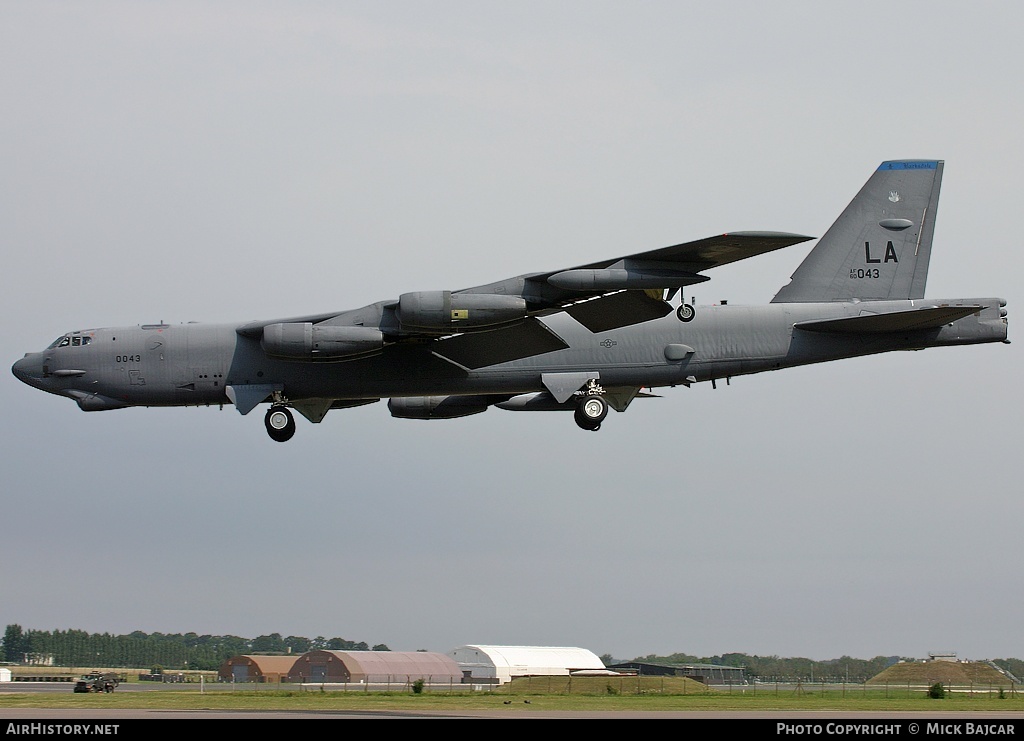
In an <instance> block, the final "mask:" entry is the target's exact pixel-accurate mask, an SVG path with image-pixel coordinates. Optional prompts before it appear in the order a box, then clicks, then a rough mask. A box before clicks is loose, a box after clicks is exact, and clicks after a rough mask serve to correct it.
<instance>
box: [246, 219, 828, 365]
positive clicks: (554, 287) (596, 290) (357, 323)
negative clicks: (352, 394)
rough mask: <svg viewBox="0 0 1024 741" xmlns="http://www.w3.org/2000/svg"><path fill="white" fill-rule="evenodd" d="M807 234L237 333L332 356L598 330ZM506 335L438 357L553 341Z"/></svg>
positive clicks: (738, 241)
mask: <svg viewBox="0 0 1024 741" xmlns="http://www.w3.org/2000/svg"><path fill="white" fill-rule="evenodd" d="M809 239H812V237H806V236H803V235H800V234H787V233H784V232H733V233H731V234H721V235H718V236H715V237H708V238H706V239H700V240H697V241H695V242H686V243H683V244H677V245H672V246H670V247H662V248H661V249H656V250H649V251H647V252H638V253H635V254H632V255H626V256H623V257H616V258H611V259H608V260H600V261H597V262H591V263H587V264H585V265H580V266H577V267H575V268H568V269H564V270H556V271H551V272H547V273H529V274H526V275H520V276H516V277H514V278H508V279H505V280H501V281H498V282H496V283H490V284H487V285H483V286H476V287H473V288H466V289H462V290H458V291H417V292H412V293H404V294H402V295H401V296H399V297H398V299H397V300H390V301H381V302H378V303H375V304H370V305H368V306H364V307H362V308H359V309H353V310H349V311H343V312H335V313H326V314H312V315H308V316H304V317H294V318H291V319H277V320H271V321H257V322H249V323H247V324H243V325H240V326H238V327H237V328H236V331H237V332H238V334H240V335H242V336H243V337H247V338H250V339H254V340H259V341H260V343H261V345H262V347H263V349H264V351H265V352H267V354H269V355H272V356H275V357H281V358H288V359H295V360H335V361H336V360H345V359H349V358H354V357H359V356H362V355H367V354H375V353H377V352H380V351H382V350H383V348H384V346H385V345H386V344H389V343H393V342H402V341H408V340H413V341H420V340H430V339H433V340H439V339H442V338H447V337H451V336H461V335H471V334H480V333H485V332H492V331H494V330H498V329H505V328H508V327H511V326H516V325H522V324H523V323H524V322H527V320H530V319H532V318H534V317H538V316H544V315H546V314H550V313H553V312H560V311H568V312H569V313H570V314H571V315H572V316H573V317H574V318H575V319H577V320H578V321H579V322H580V323H582V324H583V325H585V326H587V327H588V328H589V329H590V330H591V331H592V332H601V331H606V330H608V329H614V328H618V327H625V326H629V325H632V324H639V323H641V322H646V321H650V320H651V319H656V318H658V317H661V316H664V315H665V314H667V313H668V312H669V311H671V309H670V308H669V306H668V304H667V303H666V302H665V301H664V300H663V297H664V295H665V294H664V291H665V290H669V291H670V292H671V293H670V297H671V295H674V293H675V291H678V290H679V289H680V288H682V287H683V286H688V285H692V284H694V283H702V282H704V281H706V280H709V278H708V276H706V275H702V274H701V271H704V270H708V269H710V268H715V267H718V266H720V265H727V264H728V263H731V262H736V261H737V260H744V259H746V258H748V257H754V256H756V255H761V254H764V253H765V252H771V251H773V250H777V249H780V248H782V247H788V246H790V245H793V244H798V243H800V242H805V241H807V240H809ZM620 293H621V294H622V295H616V294H620ZM513 334H514V336H509V337H503V338H502V339H503V340H512V341H514V342H515V344H517V345H519V347H518V348H515V349H512V348H509V347H507V346H502V344H501V342H499V341H498V338H489V340H487V341H485V340H473V341H469V340H466V341H464V342H454V341H447V342H445V343H444V349H443V356H444V357H445V358H446V359H448V360H450V361H451V362H454V363H456V364H458V365H462V366H463V367H467V368H472V367H480V365H479V364H480V363H482V362H483V363H484V364H491V363H495V362H501V361H502V359H506V360H507V359H512V358H513V357H529V356H531V355H535V354H539V353H542V352H550V351H551V349H553V348H554V347H555V346H557V344H558V343H559V342H560V340H557V341H553V340H552V338H551V337H550V336H549V335H548V333H546V332H544V331H538V328H537V327H536V326H535V325H533V324H531V323H529V322H527V325H526V326H525V327H520V329H519V330H518V331H517V332H516V333H513ZM475 356H479V357H475Z"/></svg>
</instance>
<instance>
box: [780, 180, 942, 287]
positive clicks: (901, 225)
mask: <svg viewBox="0 0 1024 741" xmlns="http://www.w3.org/2000/svg"><path fill="white" fill-rule="evenodd" d="M942 165H943V163H942V161H936V160H899V161H893V162H883V163H882V165H881V166H880V167H879V168H878V169H877V170H875V172H874V174H873V175H872V176H871V177H870V178H869V179H868V182H867V183H866V184H865V185H864V187H863V188H861V190H860V193H858V194H857V196H856V197H855V198H854V199H853V200H852V201H850V205H849V206H847V207H846V210H845V211H843V213H842V215H841V216H840V217H839V218H838V219H837V220H836V222H835V223H834V224H833V225H832V226H831V227H830V228H829V230H828V231H827V232H825V236H823V237H822V238H821V239H819V240H818V244H817V245H815V247H814V249H813V250H811V253H810V254H809V255H808V256H807V258H806V259H805V260H804V261H803V262H802V263H801V264H800V267H798V268H797V269H796V272H795V273H793V276H792V278H791V279H790V282H789V283H788V284H787V285H785V286H783V287H782V289H781V290H779V292H778V293H777V294H775V298H773V299H772V303H805V302H812V301H850V300H851V299H863V300H877V299H907V298H924V285H925V281H926V280H927V279H928V260H929V258H930V257H931V251H932V233H933V232H934V231H935V211H936V209H937V208H938V203H939V185H940V183H941V182H942Z"/></svg>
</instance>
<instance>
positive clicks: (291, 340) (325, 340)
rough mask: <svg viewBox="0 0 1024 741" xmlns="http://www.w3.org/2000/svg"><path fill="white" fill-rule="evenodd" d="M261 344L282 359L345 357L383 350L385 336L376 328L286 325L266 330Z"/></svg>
mask: <svg viewBox="0 0 1024 741" xmlns="http://www.w3.org/2000/svg"><path fill="white" fill-rule="evenodd" d="M260 345H261V346H262V347H263V351H264V352H266V353H267V355H273V356H275V357H279V358H345V357H350V356H353V355H363V354H366V353H371V352H376V351H378V350H380V349H381V348H383V347H384V335H383V334H382V333H381V331H380V330H379V329H376V328H375V327H335V326H331V325H322V324H312V323H310V322H283V323H279V324H270V325H268V326H266V327H264V329H263V339H262V341H261V342H260Z"/></svg>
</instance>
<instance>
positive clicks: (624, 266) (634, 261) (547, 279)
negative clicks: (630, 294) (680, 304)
mask: <svg viewBox="0 0 1024 741" xmlns="http://www.w3.org/2000/svg"><path fill="white" fill-rule="evenodd" d="M809 239H813V237H806V236H803V235H801V234H787V233H785V232H733V233H732V234H720V235H718V236H715V237H708V238H706V239H699V240H697V241H695V242H684V243H683V244H676V245H672V246H671V247H662V248H661V249H657V250H649V251H647V252H638V253H636V254H632V255H626V256H624V257H616V258H612V259H609V260H600V261H598V262H592V263H587V264H586V265H580V266H578V267H575V268H569V269H568V270H557V271H554V272H550V273H539V274H535V275H530V276H527V281H528V282H529V283H532V284H539V283H544V284H547V285H548V286H553V287H555V288H561V289H564V290H569V291H572V292H573V293H574V294H575V295H576V297H577V298H583V297H585V296H586V295H596V294H600V293H603V292H606V291H608V290H619V289H626V288H637V289H656V288H681V287H682V286H688V285H692V284H694V283H702V282H704V281H706V280H708V276H706V275H701V274H700V273H701V272H702V271H704V270H710V269H711V268H717V267H719V266H721V265H727V264H729V263H731V262H736V261H738V260H745V259H747V258H748V257H755V256H757V255H762V254H764V253H766V252H772V251H774V250H777V249H781V248H782V247H789V246H790V245H794V244H799V243H800V242H806V241H807V240H809Z"/></svg>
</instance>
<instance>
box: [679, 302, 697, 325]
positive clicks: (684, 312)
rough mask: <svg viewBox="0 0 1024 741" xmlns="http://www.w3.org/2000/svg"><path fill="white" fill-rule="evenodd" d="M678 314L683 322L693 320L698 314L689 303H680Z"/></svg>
mask: <svg viewBox="0 0 1024 741" xmlns="http://www.w3.org/2000/svg"><path fill="white" fill-rule="evenodd" d="M676 316H677V317H679V321H681V322H692V321H693V318H694V317H695V316H697V312H696V311H695V310H694V308H693V307H692V306H690V305H689V304H680V305H679V308H678V309H676Z"/></svg>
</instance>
